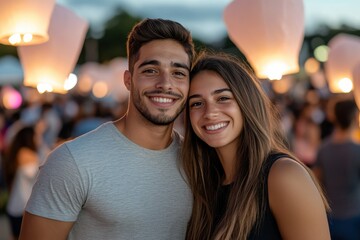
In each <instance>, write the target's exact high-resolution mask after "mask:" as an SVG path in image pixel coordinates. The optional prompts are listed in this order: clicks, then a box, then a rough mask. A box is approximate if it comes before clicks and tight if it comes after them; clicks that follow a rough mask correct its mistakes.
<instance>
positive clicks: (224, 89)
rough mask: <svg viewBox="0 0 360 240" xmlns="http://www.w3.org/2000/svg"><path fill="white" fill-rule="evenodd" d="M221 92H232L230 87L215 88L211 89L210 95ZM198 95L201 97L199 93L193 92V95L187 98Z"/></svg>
mask: <svg viewBox="0 0 360 240" xmlns="http://www.w3.org/2000/svg"><path fill="white" fill-rule="evenodd" d="M222 92H232V91H231V89H230V88H220V89H216V90H215V91H213V92H212V93H211V95H216V94H219V93H222ZM198 97H201V95H200V94H194V95H191V96H189V97H188V99H189V100H190V99H191V98H198Z"/></svg>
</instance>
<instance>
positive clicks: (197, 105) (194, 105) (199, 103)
mask: <svg viewBox="0 0 360 240" xmlns="http://www.w3.org/2000/svg"><path fill="white" fill-rule="evenodd" d="M201 105H202V103H201V102H193V103H190V104H189V106H190V108H196V107H200V106H201Z"/></svg>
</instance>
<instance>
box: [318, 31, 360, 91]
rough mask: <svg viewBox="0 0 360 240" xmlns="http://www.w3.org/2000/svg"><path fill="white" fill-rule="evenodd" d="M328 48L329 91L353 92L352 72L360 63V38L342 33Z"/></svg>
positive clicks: (325, 65)
mask: <svg viewBox="0 0 360 240" xmlns="http://www.w3.org/2000/svg"><path fill="white" fill-rule="evenodd" d="M328 46H329V55H328V60H327V61H326V62H325V64H324V69H325V75H326V78H327V81H328V85H329V89H330V91H331V92H333V93H346V92H351V90H352V89H353V82H352V71H353V69H354V67H355V64H356V63H358V62H360V37H357V36H355V35H349V34H343V33H341V34H338V35H336V36H335V37H333V38H332V39H331V40H330V42H329V45H328Z"/></svg>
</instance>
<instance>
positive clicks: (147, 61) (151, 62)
mask: <svg viewBox="0 0 360 240" xmlns="http://www.w3.org/2000/svg"><path fill="white" fill-rule="evenodd" d="M146 65H157V66H158V65H160V62H159V61H157V60H146V61H144V62H142V63H141V64H140V65H139V68H141V67H143V66H146Z"/></svg>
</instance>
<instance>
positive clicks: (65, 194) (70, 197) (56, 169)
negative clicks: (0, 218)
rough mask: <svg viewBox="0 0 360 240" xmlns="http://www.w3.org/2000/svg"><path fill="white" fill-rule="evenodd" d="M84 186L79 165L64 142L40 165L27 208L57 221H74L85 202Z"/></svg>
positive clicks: (30, 211)
mask: <svg viewBox="0 0 360 240" xmlns="http://www.w3.org/2000/svg"><path fill="white" fill-rule="evenodd" d="M85 189H86V188H85V186H84V183H83V181H82V179H81V175H80V172H79V169H78V166H77V165H76V163H75V161H74V159H73V156H72V155H71V153H70V151H69V149H68V147H67V146H66V144H63V145H61V146H59V147H58V148H56V149H55V150H54V151H53V152H51V153H50V154H49V156H48V159H47V160H46V162H45V164H44V165H42V166H41V167H40V170H39V175H38V177H37V180H36V183H35V185H34V187H33V190H32V193H31V196H30V199H29V201H28V203H27V206H26V211H27V212H29V213H31V214H34V215H38V216H41V217H45V218H50V219H55V220H58V221H70V222H72V221H76V219H77V217H78V214H79V212H80V210H81V208H82V206H83V205H84V203H85V199H86V191H85Z"/></svg>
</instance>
